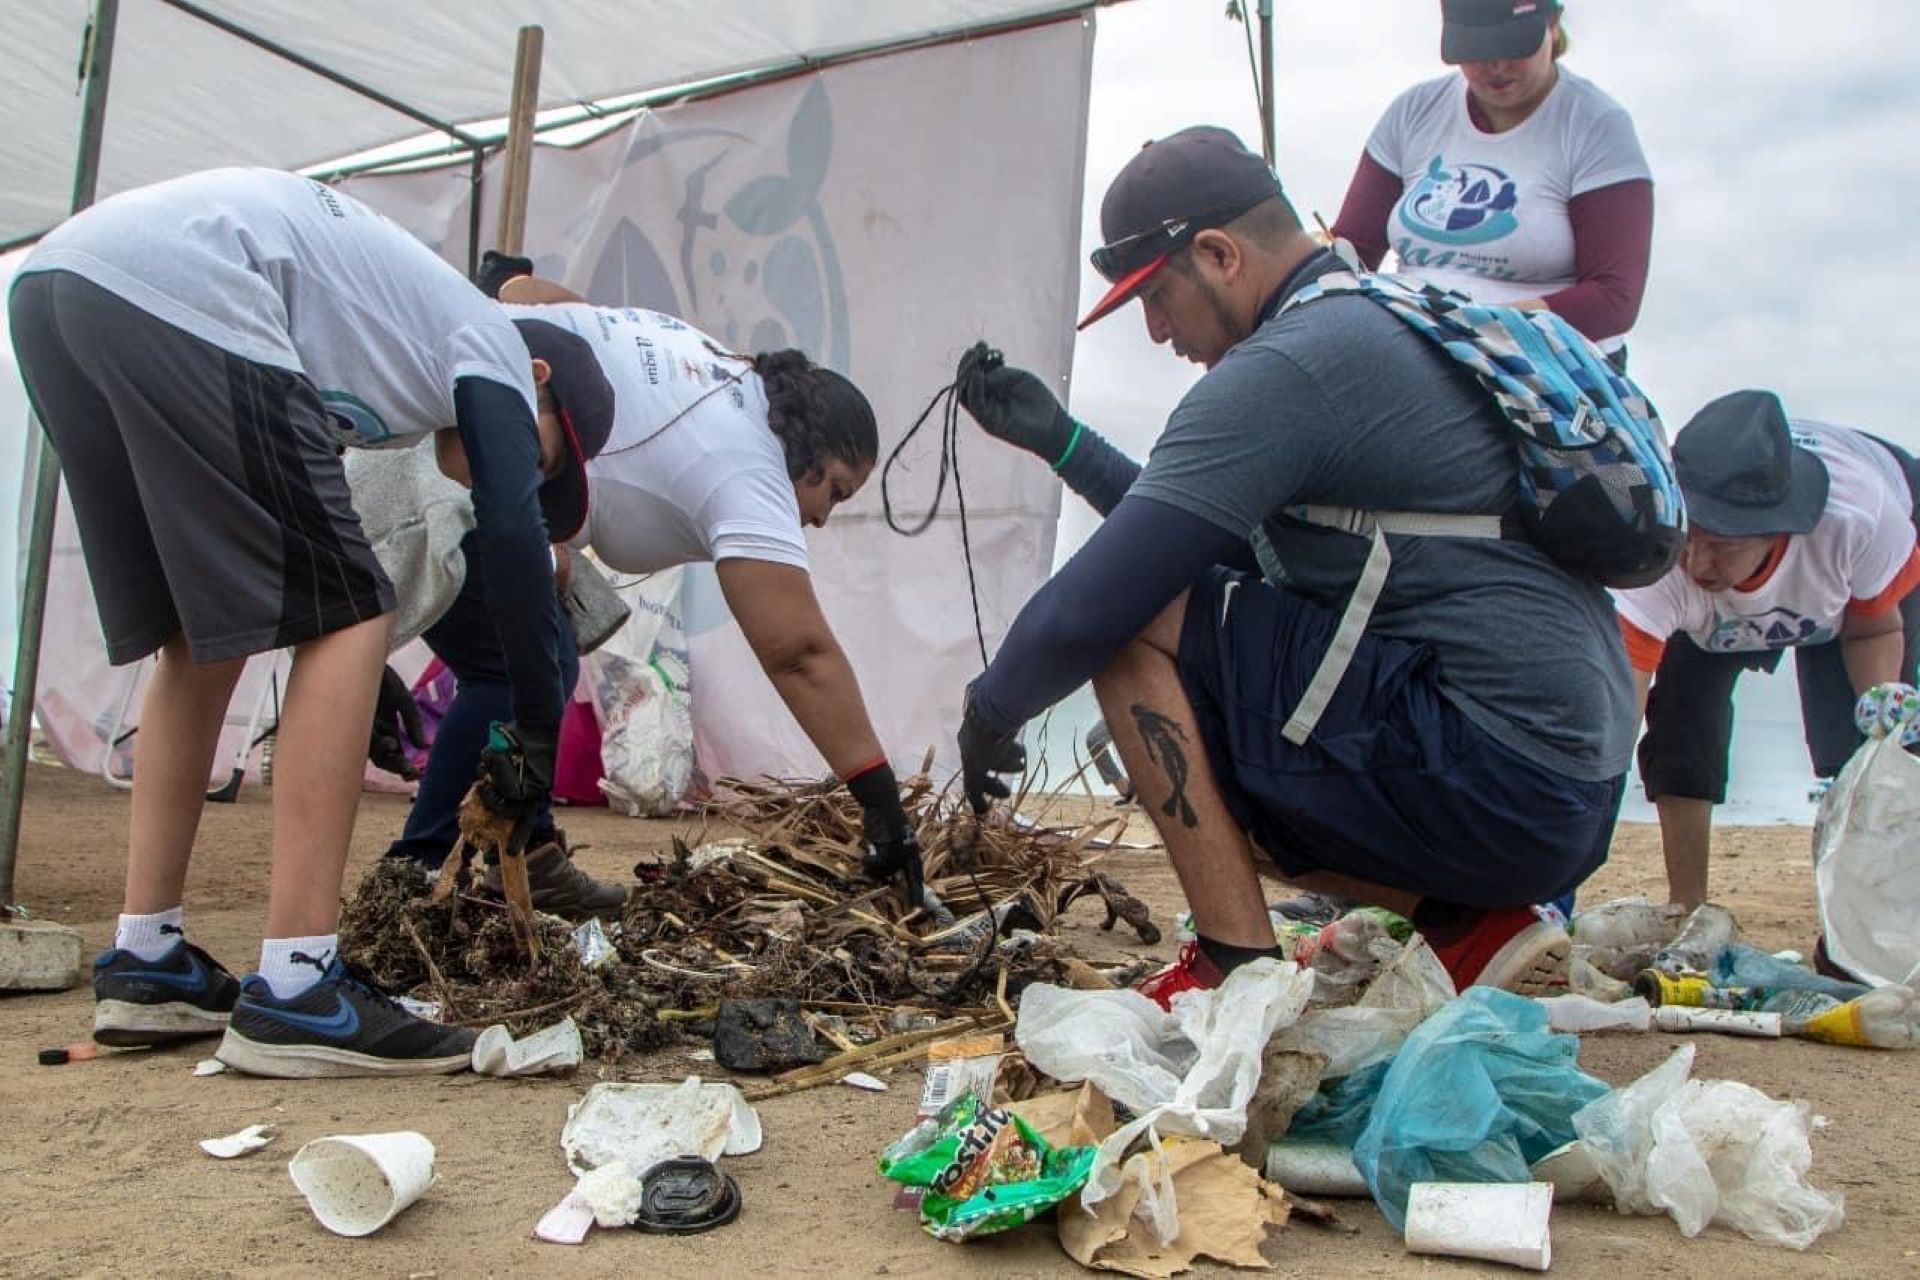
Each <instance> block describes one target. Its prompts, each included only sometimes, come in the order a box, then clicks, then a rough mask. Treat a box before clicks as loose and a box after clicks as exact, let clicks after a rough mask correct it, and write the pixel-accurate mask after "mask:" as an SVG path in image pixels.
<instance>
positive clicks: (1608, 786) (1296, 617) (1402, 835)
mask: <svg viewBox="0 0 1920 1280" xmlns="http://www.w3.org/2000/svg"><path fill="white" fill-rule="evenodd" d="M1338 622H1339V616H1338V615H1337V614H1336V613H1334V612H1333V611H1332V610H1330V609H1327V608H1325V607H1324V606H1322V605H1319V604H1317V603H1315V602H1313V601H1311V600H1308V599H1306V598H1304V597H1302V596H1299V595H1296V594H1293V593H1291V592H1288V591H1283V590H1280V589H1278V588H1276V587H1273V586H1271V585H1270V584H1268V583H1266V582H1265V581H1263V580H1262V579H1260V578H1258V577H1255V576H1252V575H1249V574H1243V573H1238V572H1235V571H1232V570H1227V569H1215V570H1213V571H1212V572H1211V573H1209V574H1208V575H1206V576H1204V577H1202V578H1201V579H1199V580H1198V581H1196V582H1195V583H1194V586H1193V588H1192V590H1191V592H1190V594H1189V595H1188V599H1187V614H1186V620H1185V622H1184V624H1183V626H1182V628H1181V632H1180V655H1179V667H1180V680H1181V683H1182V684H1183V685H1184V686H1185V688H1186V692H1187V698H1188V700H1189V701H1190V702H1191V703H1192V705H1193V709H1194V714H1195V717H1196V718H1197V721H1198V723H1199V727H1200V734H1201V737H1202V738H1203V739H1204V740H1205V742H1206V748H1207V759H1208V761H1209V762H1210V763H1211V764H1212V765H1213V771H1214V776H1215V777H1216V778H1217V779H1218V780H1219V783H1220V788H1221V791H1222V793H1223V795H1224V796H1225V798H1226V803H1227V808H1228V810H1229V811H1230V812H1231V813H1232V814H1233V816H1234V817H1235V819H1237V820H1238V821H1239V823H1240V825H1241V827H1242V828H1244V829H1245V830H1246V831H1247V833H1248V834H1249V835H1250V836H1251V837H1252V838H1253V840H1254V841H1255V842H1256V843H1257V844H1258V845H1259V846H1260V847H1261V848H1262V849H1263V850H1264V851H1265V852H1266V853H1267V855H1268V856H1269V857H1271V858H1272V859H1273V861H1274V863H1275V864H1276V865H1277V866H1278V867H1279V869H1280V871H1281V873H1282V874H1283V875H1288V876H1298V875H1302V874H1305V873H1307V872H1312V871H1332V872H1338V873H1340V874H1342V875H1347V876H1352V877H1355V878H1357V879H1360V880H1365V881H1368V882H1371V883H1373V884H1380V885H1386V886H1388V887H1390V888H1394V889H1401V890H1405V891H1408V892H1411V893H1417V894H1420V895H1422V896H1431V897H1434V898H1436V899H1438V900H1440V901H1443V902H1449V903H1457V904H1460V905H1463V906H1473V907H1512V906H1521V905H1526V904H1531V903H1536V902H1547V901H1550V900H1552V899H1554V898H1556V897H1558V896H1560V895H1561V894H1564V893H1566V892H1568V891H1569V890H1571V889H1573V888H1575V887H1576V886H1577V885H1579V884H1580V882H1581V881H1583V880H1585V879H1586V878H1587V877H1588V876H1590V875H1592V874H1593V872H1594V871H1595V870H1596V869H1598V868H1599V866H1600V864H1601V863H1603V862H1605V861H1606V859H1607V846H1608V844H1609V843H1610V842H1611V841H1612V839H1613V824H1614V819H1615V817H1616V815H1617V814H1618V812H1619V808H1620V796H1621V790H1622V788H1623V786H1624V784H1625V778H1624V777H1621V778H1615V779H1613V780H1611V781H1607V782H1586V781H1581V780H1579V779H1574V778H1568V777H1565V776H1563V775H1561V774H1559V773H1556V772H1554V771H1553V770H1551V769H1547V768H1543V767H1542V766H1540V765H1536V764H1533V763H1531V762H1530V761H1528V760H1526V759H1524V758H1523V757H1521V756H1520V755H1518V754H1516V753H1515V752H1513V751H1511V750H1509V749H1508V748H1507V747H1505V746H1502V745H1501V744H1500V743H1498V742H1496V741H1495V740H1494V739H1492V738H1491V737H1489V736H1488V735H1487V734H1486V733H1484V732H1483V731H1482V730H1480V729H1479V728H1478V727H1477V726H1475V725H1474V724H1473V723H1472V722H1471V721H1469V720H1468V719H1467V718H1466V717H1465V716H1464V715H1462V714H1461V713H1460V711H1459V710H1458V709H1457V708H1456V707H1455V706H1454V705H1453V704H1452V703H1451V702H1449V701H1447V699H1446V698H1445V697H1443V696H1442V695H1441V692H1440V687H1439V676H1440V671H1439V663H1438V662H1437V661H1436V660H1435V658H1434V655H1433V651H1432V650H1431V649H1430V648H1428V647H1427V646H1425V645H1422V644H1414V643H1409V642H1407V641H1402V640H1392V639H1385V638H1381V637H1378V636H1374V635H1367V636H1364V637H1363V638H1362V639H1361V641H1360V645H1359V648H1358V649H1357V650H1356V652H1355V654H1354V658H1353V663H1352V665H1351V666H1350V667H1349V668H1348V669H1347V672H1346V675H1345V677H1344V678H1343V679H1342V680H1341V682H1340V687H1339V689H1338V691H1337V692H1336V693H1335V695H1334V697H1333V698H1332V700H1331V701H1330V702H1329V703H1328V706H1327V710H1326V714H1325V715H1323V716H1321V718H1320V723H1319V726H1318V727H1317V728H1316V729H1315V730H1314V732H1313V735H1312V737H1310V738H1309V739H1308V740H1307V742H1306V744H1305V745H1304V746H1298V747H1296V746H1294V745H1293V744H1292V743H1290V742H1288V741H1287V740H1286V739H1285V738H1283V737H1281V736H1280V728H1281V726H1282V725H1284V724H1285V723H1286V721H1287V717H1288V716H1289V715H1290V714H1291V713H1292V710H1293V708H1294V706H1295V705H1296V704H1297V703H1298V702H1299V700H1300V696H1301V694H1303V693H1304V692H1305V691H1306V688H1307V684H1308V682H1309V681H1311V680H1312V679H1313V673H1314V670H1315V669H1316V668H1317V667H1318V666H1319V663H1320V657H1321V655H1322V654H1323V653H1325V652H1326V648H1327V645H1328V643H1329V642H1330V640H1331V639H1332V636H1333V632H1334V629H1335V627H1336V626H1337V624H1338ZM1141 789H1142V795H1141V802H1142V803H1143V804H1152V803H1154V797H1153V794H1152V792H1153V784H1152V783H1151V782H1150V781H1148V782H1145V783H1144V785H1143V786H1142V788H1141Z"/></svg>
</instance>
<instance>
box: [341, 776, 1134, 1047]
mask: <svg viewBox="0 0 1920 1280" xmlns="http://www.w3.org/2000/svg"><path fill="white" fill-rule="evenodd" d="M902 791H903V794H902V800H903V803H904V804H905V806H906V809H907V813H908V815H909V816H910V817H911V818H912V819H913V821H914V824H915V828H916V831H917V834H918V837H919V840H920V845H921V848H922V851H923V854H924V858H925V864H926V882H927V885H928V887H929V888H931V889H932V890H933V892H934V893H935V895H937V897H938V899H939V900H940V901H941V902H942V903H943V904H944V906H945V908H946V912H947V913H951V917H952V919H951V921H950V922H949V921H948V918H947V916H946V914H945V913H943V915H942V918H941V919H939V920H934V919H929V918H928V916H929V913H928V912H927V911H924V910H922V911H916V912H911V913H909V912H908V911H907V909H906V906H905V903H904V901H903V897H902V895H901V893H900V892H899V890H898V889H897V888H896V887H894V886H892V885H876V884H875V883H873V882H871V881H869V880H866V879H865V878H863V877H862V875H861V874H860V861H861V855H862V853H863V852H864V841H863V839H862V836H861V827H860V813H859V807H858V805H857V804H855V802H854V801H853V800H852V798H851V797H850V796H848V794H847V792H846V789H845V788H844V787H840V786H837V785H835V784H832V783H821V782H792V781H762V782H755V783H749V782H741V781H738V780H734V779H723V780H721V782H720V783H719V784H718V785H717V788H716V794H717V796H718V798H717V799H716V800H715V801H714V802H713V803H712V805H711V806H710V807H709V823H710V824H711V823H712V822H719V823H724V824H726V825H727V826H729V827H731V828H734V829H737V830H739V831H741V832H744V833H745V834H744V836H740V837H734V838H728V839H721V840H715V841H712V842H705V843H701V842H698V841H696V842H695V843H694V844H693V845H689V844H688V843H686V842H683V841H681V840H678V839H676V840H675V841H674V842H673V848H672V850H671V852H670V854H663V855H662V856H660V857H658V858H655V859H650V860H646V861H642V862H641V863H640V864H639V865H638V866H636V867H635V868H634V873H635V876H636V877H637V879H638V882H639V883H638V884H637V885H636V886H635V887H634V889H633V890H632V894H631V896H630V897H629V899H628V902H627V906H626V909H625V912H624V914H623V917H622V919H621V920H620V921H619V923H618V925H617V926H615V925H609V926H608V927H607V928H606V929H605V931H604V939H602V937H601V936H600V935H599V934H598V932H597V931H596V930H595V929H594V927H593V926H587V927H586V928H585V929H584V930H583V931H581V932H580V933H578V934H576V931H575V930H574V928H573V927H572V926H570V925H568V924H566V923H565V922H563V921H561V920H558V919H555V918H553V917H550V916H539V917H537V918H536V920H535V928H536V930H537V932H538V936H539V941H540V958H539V960H538V961H537V962H535V963H533V964H531V965H530V964H529V962H528V961H527V959H526V958H525V956H524V954H523V953H522V951H521V949H520V948H519V946H518V945H516V942H515V939H514V936H513V933H512V930H511V928H510V926H509V923H508V919H507V913H506V910H505V907H504V904H503V903H502V902H501V901H500V899H499V898H498V896H497V895H495V894H493V893H491V892H489V891H487V890H485V889H482V888H480V887H478V886H477V885H476V886H474V887H471V888H468V889H466V890H464V891H462V892H460V893H458V894H456V895H455V896H454V897H453V899H452V900H451V901H449V902H447V903H445V904H441V905H434V904H432V903H430V902H428V900H427V898H426V896H425V892H424V885H423V883H422V881H421V879H420V877H419V875H418V873H417V872H415V871H413V870H411V869H410V868H407V867H402V866H394V865H390V864H385V863H383V864H382V865H380V866H376V867H375V869H374V870H373V871H371V872H369V873H368V875H367V877H366V878H365V879H364V880H363V881H362V883H361V884H360V886H359V888H358V890H357V891H356V893H355V894H354V897H353V899H352V900H351V901H350V902H349V903H348V904H347V907H346V910H345V911H344V913H343V915H342V918H341V939H342V947H343V951H344V952H345V954H346V956H347V958H348V959H349V960H351V961H353V962H354V963H357V964H359V965H361V966H362V967H363V968H365V969H367V970H368V971H369V972H370V973H371V974H372V975H373V976H374V977H375V978H376V979H377V980H378V981H380V982H381V983H382V984H383V985H385V986H386V987H387V989H388V990H390V991H396V992H411V993H413V994H415V995H416V996H418V997H419V998H421V999H425V1000H432V1001H436V1002H438V1003H439V1004H440V1006H441V1008H442V1017H443V1018H445V1019H446V1020H448V1021H451V1022H457V1023H461V1024H466V1025H475V1026H479V1025H484V1024H487V1023H492V1022H503V1023H505V1024H506V1025H507V1026H508V1028H509V1029H510V1030H512V1031H514V1032H515V1033H516V1034H519V1033H522V1032H525V1031H528V1030H531V1029H534V1028H536V1027H539V1026H542V1025H545V1024H547V1023H551V1022H553V1021H555V1020H556V1019H558V1018H560V1017H561V1016H563V1015H571V1016H572V1017H573V1019H574V1021H575V1022H576V1023H578V1024H579V1026H580V1029H581V1031H582V1033H583V1035H584V1037H585V1040H586V1046H587V1051H588V1053H589V1055H590V1056H593V1057H598V1058H601V1059H603V1060H609V1061H610V1060H613V1059H617V1058H619V1057H620V1056H621V1055H622V1054H624V1053H626V1052H629V1051H633V1052H644V1051H647V1050H650V1049H653V1048H656V1047H658V1046H660V1045H662V1044H664V1043H666V1042H667V1041H670V1040H672V1039H674V1038H675V1037H676V1036H677V1035H678V1034H679V1032H680V1031H682V1030H687V1029H700V1030H705V1029H707V1028H709V1027H710V1026H711V1024H712V1023H713V1022H714V1020H715V1018H716V1015H717V1014H719V1013H720V1012H721V1006H722V1004H723V1003H725V1004H729V1005H732V1004H739V1003H741V1002H750V1001H757V1002H766V1001H768V1000H770V999H771V1000H773V1001H775V1002H776V1003H782V1004H784V1003H786V1002H792V1003H793V1004H794V1005H797V1008H795V1009H792V1010H791V1011H792V1012H793V1013H794V1014H795V1015H796V1016H798V1017H799V1018H802V1019H804V1020H805V1024H806V1026H807V1027H808V1028H810V1029H811V1030H812V1031H813V1032H816V1033H818V1035H819V1037H820V1038H821V1039H822V1040H823V1041H825V1042H826V1043H827V1044H828V1045H830V1046H834V1047H837V1048H838V1049H839V1050H840V1051H841V1058H842V1059H845V1058H847V1057H848V1056H849V1055H850V1054H853V1053H855V1052H858V1053H860V1054H861V1055H863V1056H864V1058H865V1059H866V1060H867V1061H870V1062H878V1061H881V1060H882V1059H883V1058H884V1057H885V1053H883V1052H878V1051H889V1052H890V1051H892V1050H894V1049H896V1048H897V1049H901V1050H905V1049H908V1048H910V1047H911V1046H912V1045H913V1044H920V1043H924V1041H925V1040H926V1039H928V1038H930V1037H931V1036H932V1035H935V1034H938V1033H939V1032H941V1031H943V1030H951V1029H953V1028H959V1027H977V1026H984V1025H998V1024H1001V1023H1003V1022H1006V1021H1010V1020H1011V1000H1012V999H1013V998H1015V997H1017V995H1018V993H1019V992H1020V991H1021V990H1022V989H1023V988H1024V987H1025V986H1026V985H1027V984H1029V983H1031V982H1053V983H1064V984H1067V985H1074V986H1083V987H1099V986H1112V985H1118V984H1121V983H1124V982H1126V981H1129V980H1131V978H1132V977H1133V976H1134V975H1135V973H1136V972H1137V969H1138V965H1137V964H1134V965H1128V966H1121V967H1117V968H1112V969H1107V970H1101V969H1099V968H1096V967H1095V966H1093V965H1091V964H1088V963H1087V962H1086V961H1085V960H1084V959H1082V958H1081V957H1079V956H1076V955H1075V954H1073V952H1072V950H1071V949H1070V948H1069V947H1068V946H1067V944H1066V943H1065V942H1064V941H1062V940H1061V939H1060V938H1058V937H1057V936H1054V935H1053V934H1052V932H1051V930H1052V926H1053V924H1054V921H1055V920H1056V918H1058V917H1059V916H1060V915H1061V913H1062V912H1064V911H1066V910H1067V909H1068V907H1069V906H1070V905H1071V904H1072V903H1074V902H1075V901H1076V900H1078V899H1080V898H1083V897H1085V898H1093V899H1098V900H1099V901H1100V902H1101V903H1102V905H1103V906H1104V907H1105V910H1106V918H1105V921H1104V923H1103V926H1102V927H1103V928H1107V929H1111V928H1112V927H1113V926H1114V925H1115V924H1116V923H1117V922H1120V921H1125V922H1126V923H1127V924H1128V925H1129V926H1131V928H1132V929H1133V931H1134V932H1135V933H1136V934H1137V935H1138V937H1139V938H1140V939H1141V941H1143V942H1147V943H1152V942H1156V941H1158V940H1159V936H1160V935H1159V930H1158V929H1156V928H1155V927H1154V925H1153V922H1152V920H1151V919H1150V918H1149V915H1148V912H1147V908H1146V907H1145V905H1144V904H1142V903H1141V902H1140V901H1139V900H1137V899H1135V898H1133V897H1132V896H1130V895H1129V894H1128V893H1127V892H1126V891H1125V889H1123V888H1122V887H1121V886H1120V885H1119V884H1118V883H1116V882H1115V881H1114V880H1113V879H1112V877H1110V876H1108V875H1106V874H1104V873H1103V872H1101V871H1100V870H1098V869H1097V864H1098V863H1099V861H1100V859H1101V857H1102V856H1103V853H1102V847H1103V846H1104V843H1105V842H1104V841H1103V840H1102V836H1103V835H1108V834H1113V833H1115V831H1114V829H1115V828H1116V827H1117V826H1124V819H1120V818H1116V819H1111V820H1109V822H1107V823H1103V824H1096V825H1094V826H1090V827H1079V828H1064V827H1054V826H1047V825H1030V824H1026V823H1016V822H1015V821H1013V820H1012V819H1011V816H1010V814H1009V813H1007V812H1005V811H996V812H995V813H994V814H992V815H989V817H988V818H986V819H985V820H979V819H976V818H974V817H973V815H972V814H971V813H970V812H968V811H966V809H965V806H964V803H962V802H958V801H956V800H954V799H953V798H951V797H949V796H947V795H944V794H938V793H935V792H934V791H933V790H932V788H931V786H930V784H929V783H928V781H927V777H926V773H925V771H924V770H923V771H922V773H920V774H919V775H916V776H915V777H913V778H911V779H908V780H907V782H906V783H905V785H904V786H903V789H902ZM603 941H604V943H610V944H611V945H610V946H605V945H601V944H602V943H603ZM583 944H585V945H584V946H583ZM596 951H599V952H601V953H602V954H599V955H596V954H595V952H596ZM583 956H585V957H586V958H585V959H583ZM590 962H591V963H590ZM799 1061H805V1059H804V1058H802V1059H799ZM836 1061H839V1059H836Z"/></svg>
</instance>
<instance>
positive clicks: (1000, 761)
mask: <svg viewBox="0 0 1920 1280" xmlns="http://www.w3.org/2000/svg"><path fill="white" fill-rule="evenodd" d="M1026 768H1027V749H1026V748H1025V747H1023V746H1021V745H1020V733H1019V730H1017V729H1016V730H1013V731H1011V732H1002V731H1001V730H999V729H990V728H988V727H987V726H986V725H985V724H983V723H982V722H981V720H980V718H979V717H978V716H977V715H975V714H974V710H973V686H972V685H968V686H967V696H966V710H965V712H964V714H962V716H961V718H960V785H961V787H962V788H963V789H964V790H965V791H966V793H967V803H968V804H970V805H972V806H973V811H974V812H975V813H985V812H986V811H987V806H988V805H989V804H991V803H992V802H993V801H994V800H995V799H1000V800H1005V799H1006V798H1007V797H1008V796H1010V795H1012V794H1013V793H1012V792H1011V791H1010V790H1008V788H1007V784H1006V783H1005V782H1002V781H1001V780H1000V779H999V778H996V777H995V776H994V775H995V774H997V773H1024V772H1025V771H1026Z"/></svg>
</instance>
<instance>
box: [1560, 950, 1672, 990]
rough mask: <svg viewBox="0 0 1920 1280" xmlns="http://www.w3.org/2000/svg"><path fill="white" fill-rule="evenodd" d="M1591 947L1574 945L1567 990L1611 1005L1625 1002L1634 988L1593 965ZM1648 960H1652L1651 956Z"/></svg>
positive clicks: (1568, 969)
mask: <svg viewBox="0 0 1920 1280" xmlns="http://www.w3.org/2000/svg"><path fill="white" fill-rule="evenodd" d="M1592 950H1593V948H1591V947H1582V946H1580V945H1579V944H1578V943H1576V944H1574V948H1573V958H1572V959H1571V960H1570V961H1569V962H1568V964H1567V989H1568V990H1570V991H1572V992H1573V994H1575V995H1577V996H1586V997H1588V998H1589V999H1592V1000H1603V1001H1605V1002H1607V1003H1609V1004H1611V1003H1613V1002H1614V1001H1617V1000H1625V999H1627V998H1628V997H1629V996H1631V995H1632V994H1633V987H1632V986H1630V985H1629V984H1627V983H1625V982H1622V981H1621V980H1620V979H1618V978H1615V977H1613V976H1612V975H1611V974H1608V973H1606V972H1605V971H1603V970H1602V969H1600V968H1599V967H1598V966H1596V965H1595V964H1594V963H1593V958H1592V955H1591V954H1590V953H1591V952H1592ZM1648 959H1652V957H1651V956H1649V957H1648Z"/></svg>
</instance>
